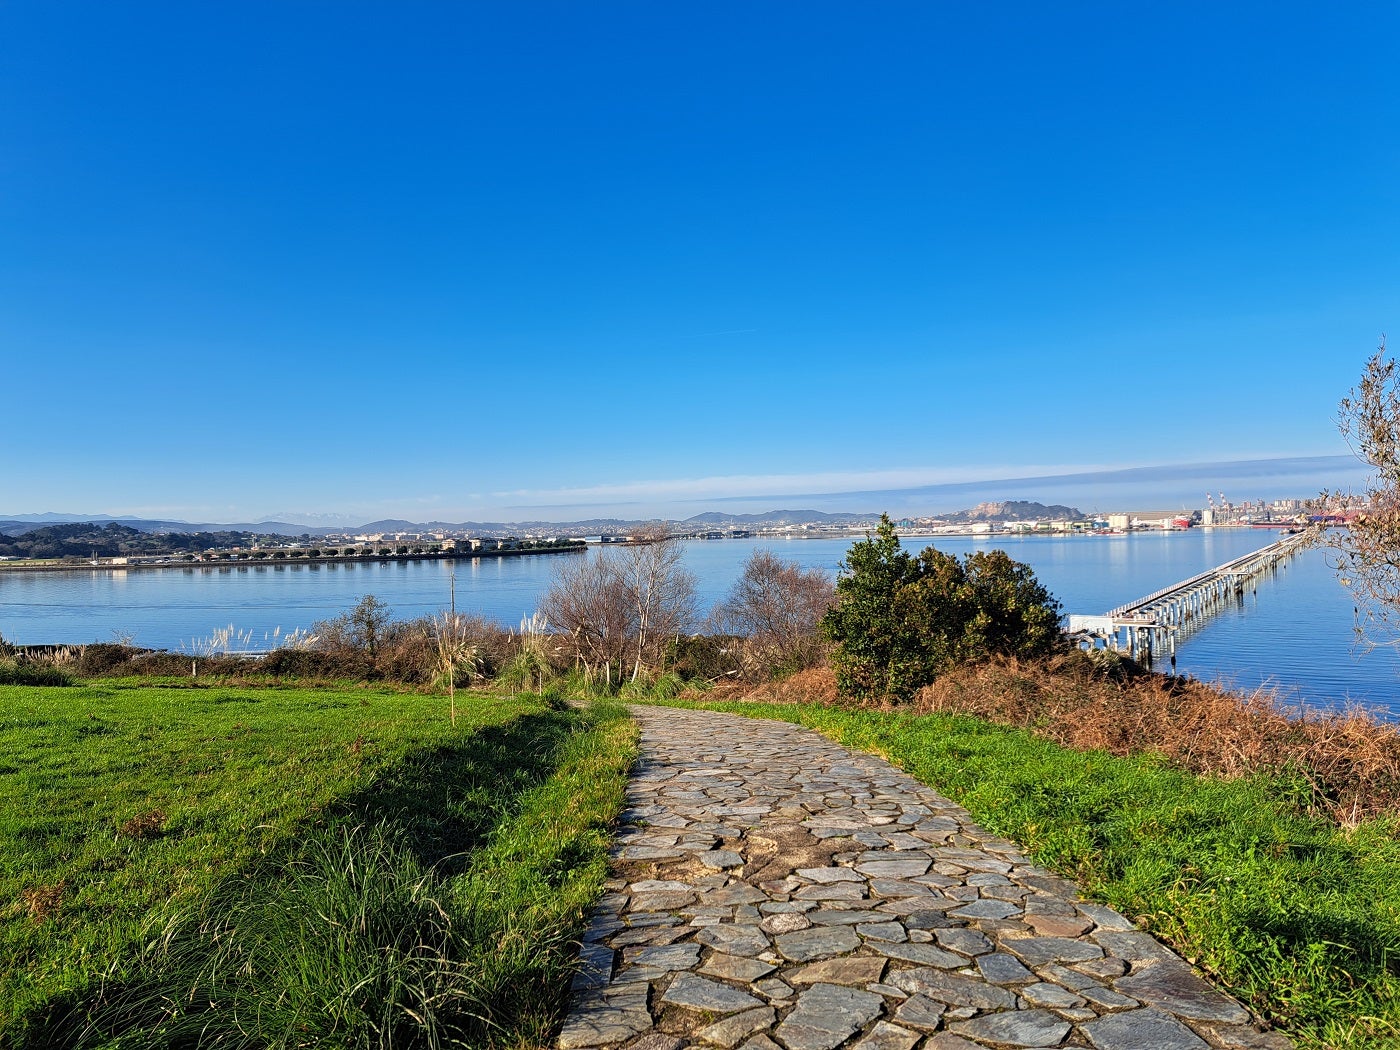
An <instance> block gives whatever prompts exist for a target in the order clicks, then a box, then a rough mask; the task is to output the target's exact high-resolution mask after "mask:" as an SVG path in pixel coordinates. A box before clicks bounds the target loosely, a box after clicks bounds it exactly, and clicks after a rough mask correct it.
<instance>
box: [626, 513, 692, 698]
mask: <svg viewBox="0 0 1400 1050" xmlns="http://www.w3.org/2000/svg"><path fill="white" fill-rule="evenodd" d="M683 555H684V548H683V547H682V545H681V540H680V538H679V537H677V536H676V535H675V534H674V533H673V532H672V531H671V529H670V526H669V525H667V524H666V523H665V522H653V523H651V524H649V525H647V526H645V527H643V528H642V529H641V530H640V531H639V532H638V533H637V534H636V535H635V536H634V537H633V542H632V543H631V544H630V545H629V546H627V547H625V548H624V549H623V550H622V551H620V552H618V554H617V556H616V558H615V563H616V569H615V571H616V573H617V579H618V582H619V583H620V584H621V586H622V589H623V592H624V593H625V594H626V595H627V600H628V605H629V608H630V610H631V613H632V643H633V646H634V650H633V651H634V652H635V654H636V660H635V661H634V663H633V667H632V680H633V681H636V679H637V678H638V677H640V675H641V673H642V671H643V670H644V669H645V668H646V667H647V666H649V665H651V664H653V663H654V662H655V661H656V658H657V657H658V656H659V654H660V651H661V649H662V648H663V647H664V645H665V641H666V639H667V638H668V637H671V636H673V635H678V634H682V633H688V632H689V631H690V629H691V628H692V627H693V626H694V623H695V576H694V575H693V574H691V573H690V572H688V571H687V570H686V569H685V568H684V567H683V566H682V557H683Z"/></svg>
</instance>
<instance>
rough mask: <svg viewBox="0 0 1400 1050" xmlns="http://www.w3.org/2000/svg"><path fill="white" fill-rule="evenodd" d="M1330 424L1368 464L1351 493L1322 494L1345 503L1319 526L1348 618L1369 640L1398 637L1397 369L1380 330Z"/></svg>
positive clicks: (1334, 505)
mask: <svg viewBox="0 0 1400 1050" xmlns="http://www.w3.org/2000/svg"><path fill="white" fill-rule="evenodd" d="M1338 413H1339V415H1338V420H1337V423H1338V427H1339V429H1340V430H1341V432H1342V434H1343V436H1344V437H1345V438H1346V439H1347V443H1348V444H1349V445H1350V446H1351V449H1352V451H1353V452H1355V453H1356V455H1357V457H1358V458H1359V459H1361V460H1362V461H1363V462H1365V463H1367V464H1369V465H1370V466H1371V468H1372V469H1373V470H1374V474H1373V475H1372V477H1371V479H1370V481H1369V482H1368V484H1367V486H1366V488H1365V490H1364V491H1363V492H1361V493H1359V494H1354V493H1344V492H1328V493H1324V494H1323V500H1322V502H1323V505H1324V507H1325V508H1327V509H1332V510H1342V509H1347V508H1350V509H1352V510H1354V513H1352V514H1351V515H1350V521H1349V523H1348V525H1347V527H1346V528H1336V529H1332V530H1330V532H1329V533H1328V534H1327V539H1326V542H1327V545H1328V546H1329V547H1330V548H1331V551H1332V554H1333V564H1334V566H1335V567H1336V569H1337V573H1338V575H1339V576H1340V577H1341V579H1342V582H1343V583H1345V584H1346V585H1347V586H1348V587H1350V588H1351V591H1352V594H1353V596H1354V597H1355V599H1356V626H1357V634H1358V636H1359V637H1360V638H1361V640H1362V641H1363V642H1365V643H1367V644H1371V645H1382V644H1383V645H1400V631H1397V627H1400V374H1397V371H1396V362H1395V360H1394V358H1391V357H1389V356H1387V352H1386V346H1385V336H1381V341H1380V345H1379V346H1378V347H1377V348H1376V352H1375V353H1374V354H1373V355H1371V358H1370V359H1369V360H1368V361H1367V362H1366V367H1365V370H1364V371H1363V372H1362V375H1361V382H1360V383H1358V384H1357V385H1356V386H1355V387H1354V388H1353V389H1352V390H1351V391H1350V393H1348V394H1347V396H1346V397H1344V398H1342V400H1341V404H1340V405H1339V406H1338Z"/></svg>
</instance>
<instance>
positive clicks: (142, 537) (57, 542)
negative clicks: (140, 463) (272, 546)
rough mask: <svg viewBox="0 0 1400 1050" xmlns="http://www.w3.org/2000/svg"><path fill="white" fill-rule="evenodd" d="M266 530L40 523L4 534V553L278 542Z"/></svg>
mask: <svg viewBox="0 0 1400 1050" xmlns="http://www.w3.org/2000/svg"><path fill="white" fill-rule="evenodd" d="M279 538H280V537H279V536H274V535H273V534H271V533H265V532H242V531H232V530H228V529H223V530H218V531H213V532H196V533H184V532H145V531H143V530H141V529H134V528H132V527H131V526H130V525H123V524H121V523H120V522H116V521H109V522H107V523H106V524H105V525H99V524H97V523H94V522H67V523H64V524H61V525H39V526H37V527H35V528H32V529H29V530H28V531H26V532H24V533H22V534H21V535H18V536H4V537H0V556H3V557H8V558H86V557H88V556H90V555H96V556H97V557H99V558H118V557H127V556H130V555H137V554H196V553H198V552H200V551H204V550H208V549H209V548H211V547H249V546H252V545H253V544H255V543H266V542H269V541H272V542H275V541H276V540H277V539H279Z"/></svg>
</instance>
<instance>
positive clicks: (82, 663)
mask: <svg viewBox="0 0 1400 1050" xmlns="http://www.w3.org/2000/svg"><path fill="white" fill-rule="evenodd" d="M140 652H142V650H140V649H134V648H132V647H131V646H129V645H118V644H116V643H115V642H96V643H94V644H93V645H85V646H83V648H82V651H81V652H80V653H79V654H78V674H80V675H83V676H84V677H86V678H96V677H97V676H99V675H109V674H112V673H113V672H114V671H116V670H118V669H119V668H122V667H124V666H125V665H126V663H127V662H128V661H129V660H131V659H132V658H133V657H134V656H136V655H138V654H139V653H140Z"/></svg>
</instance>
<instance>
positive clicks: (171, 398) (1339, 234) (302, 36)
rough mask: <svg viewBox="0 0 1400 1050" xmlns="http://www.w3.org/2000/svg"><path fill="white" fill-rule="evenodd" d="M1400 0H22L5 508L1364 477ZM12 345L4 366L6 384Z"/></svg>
mask: <svg viewBox="0 0 1400 1050" xmlns="http://www.w3.org/2000/svg"><path fill="white" fill-rule="evenodd" d="M1398 30H1400V8H1396V7H1394V6H1393V5H1384V4H1368V3H1361V4H1357V5H1347V6H1346V7H1345V8H1341V9H1335V10H1332V9H1328V10H1322V9H1318V8H1316V7H1315V6H1310V5H1302V4H1282V5H1273V6H1271V7H1270V8H1269V9H1268V11H1267V12H1256V11H1253V10H1250V9H1248V8H1245V7H1240V8H1231V9H1220V8H1218V7H1216V6H1208V5H1177V6H1173V7H1171V8H1163V9H1151V10H1147V9H1127V8H1123V7H1122V6H1121V5H1114V4H1106V3H1090V4H1083V5H1076V6H1074V7H1073V8H1053V9H1052V8H1047V7H1046V6H1045V5H1036V4H1029V3H1020V4H1018V3H1013V4H1009V5H1001V6H998V7H997V8H995V9H984V8H978V7H975V6H974V7H964V8H955V7H949V6H935V5H924V4H913V3H892V4H889V5H884V6H881V7H879V8H876V9H862V10H860V11H859V12H857V11H855V10H854V9H851V8H849V7H848V6H847V5H841V4H836V3H830V2H814V3H811V4H804V5H802V6H801V7H800V8H794V7H790V6H784V5H777V4H758V5H753V4H745V5H738V4H733V3H719V4H714V5H706V6H705V7H704V8H703V9H698V8H697V9H687V8H683V7H675V6H673V5H664V6H657V5H650V4H643V3H640V2H632V3H629V2H623V3H618V4H612V5H608V6H607V7H606V8H585V7H581V6H579V5H573V4H568V3H564V2H562V0H561V2H552V3H551V2H541V3H538V4H531V5H437V4H418V5H394V6H385V7H378V6H373V5H364V6H351V7H338V8H336V9H334V13H333V16H332V15H331V14H329V13H328V9H327V8H325V7H324V6H322V5H317V4H310V3H295V2H293V3H279V4H276V5H273V4H269V3H259V2H252V3H248V4H244V5H239V6H238V8H237V9H236V10H235V9H231V8H230V9H224V10H220V9H215V8H207V7H200V6H189V5H181V4H175V3H169V2H162V3H155V2H151V3H132V4H124V5H120V6H114V5H105V4H100V3H95V2H72V3H66V2H59V3H39V2H34V0H21V2H14V3H9V4H5V5H3V6H0V40H3V41H4V43H3V54H4V59H5V60H4V61H3V62H0V142H3V143H4V144H5V149H4V150H3V151H0V233H3V236H0V359H2V362H3V364H4V365H5V372H6V375H7V376H8V377H10V384H11V385H10V391H9V392H10V396H9V397H7V399H6V413H5V417H4V419H3V421H0V462H3V463H4V464H5V466H4V468H3V472H2V473H0V506H3V508H4V509H5V510H6V511H9V512H14V513H26V512H27V513H36V512H40V511H43V510H60V511H62V510H65V509H67V508H74V510H75V511H76V512H81V513H88V512H92V513H99V512H100V513H105V514H112V515H118V516H123V515H130V516H140V517H155V518H171V519H179V520H186V521H221V522H230V521H257V520H268V519H272V518H277V517H280V518H282V519H283V520H289V515H300V516H302V519H305V518H307V517H315V518H320V519H321V520H325V519H327V518H329V517H337V518H339V519H341V521H342V522H343V523H346V524H349V523H351V522H352V521H356V520H358V521H360V522H367V521H372V520H375V519H382V518H390V517H394V518H405V519H408V520H415V521H428V520H433V519H437V520H446V521H456V520H503V521H511V520H521V519H527V518H538V519H546V520H561V521H562V520H568V519H570V518H586V517H603V516H619V517H629V518H633V517H652V516H668V517H688V516H690V515H691V514H694V513H697V512H699V511H702V510H709V509H731V510H734V511H735V512H738V513H745V512H752V511H761V510H767V509H771V508H773V507H775V506H786V507H812V508H813V509H817V510H856V511H860V512H864V511H878V510H881V509H888V510H891V511H893V512H898V513H933V512H937V511H940V510H952V509H959V508H960V507H963V506H967V505H970V504H972V503H976V502H980V501H982V500H984V499H1031V500H1038V501H1041V502H1046V503H1052V502H1054V503H1068V504H1072V505H1076V506H1080V507H1082V508H1083V509H1085V510H1093V509H1099V510H1104V511H1106V510H1108V509H1113V508H1122V507H1134V506H1144V505H1149V506H1155V505H1157V504H1158V503H1160V504H1161V505H1162V506H1163V507H1167V506H1172V505H1180V506H1193V507H1194V506H1200V505H1201V504H1202V502H1203V500H1204V495H1205V492H1206V491H1211V492H1216V491H1220V490H1224V491H1225V492H1226V493H1227V495H1228V496H1229V497H1230V498H1232V499H1235V500H1244V499H1256V498H1261V497H1262V498H1266V499H1267V498H1277V497H1280V496H1307V495H1311V494H1314V493H1316V492H1317V491H1318V490H1319V489H1321V488H1323V487H1338V486H1342V487H1345V486H1348V485H1355V484H1358V483H1359V481H1360V479H1361V477H1362V471H1361V468H1360V467H1359V465H1358V464H1357V463H1356V461H1355V460H1354V459H1352V458H1351V457H1350V455H1349V452H1348V449H1347V447H1346V445H1345V443H1344V442H1343V440H1342V439H1341V437H1340V435H1338V434H1337V432H1336V429H1335V427H1334V424H1333V422H1332V421H1333V419H1334V417H1335V415H1336V407H1337V402H1338V400H1339V398H1340V397H1341V396H1342V395H1343V394H1345V393H1346V392H1347V390H1348V389H1349V388H1350V387H1351V386H1352V385H1354V384H1355V383H1356V381H1357V379H1358V378H1359V376H1360V372H1361V367H1362V364H1363V362H1364V361H1365V359H1366V357H1367V356H1368V355H1369V354H1370V353H1371V352H1372V351H1373V350H1374V348H1375V346H1376V343H1377V340H1378V338H1379V337H1380V333H1381V332H1382V331H1384V330H1385V329H1386V328H1387V327H1388V326H1389V325H1390V323H1391V320H1392V318H1394V317H1395V315H1396V313H1397V306H1400V281H1397V280H1396V276H1397V275H1396V262H1395V258H1394V253H1393V251H1392V250H1391V247H1390V246H1391V245H1392V244H1393V243H1394V240H1395V237H1396V234H1397V232H1400V221H1397V220H1400V213H1398V212H1397V207H1396V203H1395V197H1394V193H1393V187H1392V182H1393V177H1392V175H1391V173H1392V172H1393V171H1394V170H1395V163H1394V161H1395V159H1396V154H1397V152H1400V145H1397V143H1396V142H1395V137H1394V135H1393V130H1394V128H1395V127H1396V126H1397V117H1400V103H1397V99H1396V96H1395V93H1394V92H1393V90H1392V89H1391V85H1390V84H1389V82H1388V70H1389V67H1390V63H1389V62H1388V58H1389V53H1388V41H1389V40H1392V39H1394V38H1395V34H1396V32H1397V31H1398ZM16 391H18V394H16V393H15V392H16Z"/></svg>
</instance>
